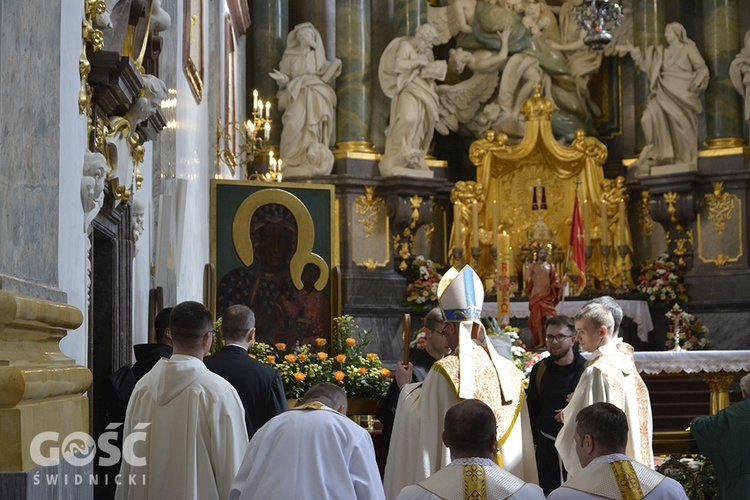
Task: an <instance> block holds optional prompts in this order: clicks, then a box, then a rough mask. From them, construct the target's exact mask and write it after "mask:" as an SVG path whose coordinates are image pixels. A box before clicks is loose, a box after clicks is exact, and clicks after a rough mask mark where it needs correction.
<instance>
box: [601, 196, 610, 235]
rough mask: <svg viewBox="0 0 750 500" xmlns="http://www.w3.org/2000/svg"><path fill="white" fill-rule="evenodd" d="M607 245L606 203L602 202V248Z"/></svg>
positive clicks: (607, 219) (607, 221)
mask: <svg viewBox="0 0 750 500" xmlns="http://www.w3.org/2000/svg"><path fill="white" fill-rule="evenodd" d="M604 245H609V217H608V215H607V202H606V201H604V200H602V246H604Z"/></svg>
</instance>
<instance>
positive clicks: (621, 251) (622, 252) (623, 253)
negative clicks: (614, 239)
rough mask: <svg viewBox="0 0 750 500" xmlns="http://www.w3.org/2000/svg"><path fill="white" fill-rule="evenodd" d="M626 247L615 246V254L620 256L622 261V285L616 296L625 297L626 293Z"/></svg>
mask: <svg viewBox="0 0 750 500" xmlns="http://www.w3.org/2000/svg"><path fill="white" fill-rule="evenodd" d="M628 250H629V248H628V246H627V245H617V253H618V254H619V255H620V257H621V260H622V266H621V272H622V283H621V284H620V288H619V289H618V290H617V292H616V293H617V294H618V295H625V294H627V293H628V269H627V267H625V257H626V256H627V255H628Z"/></svg>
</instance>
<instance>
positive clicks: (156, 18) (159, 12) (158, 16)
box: [151, 0, 172, 33]
mask: <svg viewBox="0 0 750 500" xmlns="http://www.w3.org/2000/svg"><path fill="white" fill-rule="evenodd" d="M161 3H162V0H154V4H153V7H152V8H151V27H152V28H153V29H154V31H156V32H157V33H161V32H162V31H167V30H168V29H169V27H170V26H172V18H171V17H170V15H169V12H167V11H166V10H164V9H163V8H162V6H161Z"/></svg>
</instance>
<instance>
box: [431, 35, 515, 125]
mask: <svg viewBox="0 0 750 500" xmlns="http://www.w3.org/2000/svg"><path fill="white" fill-rule="evenodd" d="M508 36H510V30H506V31H505V32H503V33H502V35H501V37H502V38H503V40H507V39H508ZM449 54H450V55H449V57H448V67H449V68H450V70H451V72H453V73H455V74H456V75H460V74H461V73H463V72H464V69H468V70H469V71H471V73H472V75H471V77H469V78H468V79H466V80H464V81H462V82H459V83H457V84H454V85H438V87H437V93H438V96H439V97H440V124H442V125H443V126H440V124H438V125H437V126H436V129H437V131H438V132H440V133H441V134H443V135H445V134H447V133H448V131H453V132H456V131H457V130H458V127H459V124H460V123H468V122H470V121H471V120H472V118H474V116H475V115H476V114H477V111H478V110H479V108H480V107H481V105H482V104H484V103H485V102H487V100H489V98H490V97H492V94H493V93H494V92H495V88H497V84H498V82H499V80H500V77H499V75H500V69H501V68H502V67H503V66H504V65H505V61H507V60H508V45H507V44H503V49H502V50H500V52H493V51H490V50H482V49H480V50H476V51H474V52H473V53H472V52H468V51H466V50H464V49H461V48H458V49H450V52H449ZM446 129H447V130H446Z"/></svg>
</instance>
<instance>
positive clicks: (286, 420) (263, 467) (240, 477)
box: [229, 401, 385, 500]
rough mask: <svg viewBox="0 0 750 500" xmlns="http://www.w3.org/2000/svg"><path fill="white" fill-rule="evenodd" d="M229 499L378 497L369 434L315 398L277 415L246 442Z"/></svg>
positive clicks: (378, 482)
mask: <svg viewBox="0 0 750 500" xmlns="http://www.w3.org/2000/svg"><path fill="white" fill-rule="evenodd" d="M229 498H230V499H232V500H237V499H242V500H250V499H263V500H274V499H278V500H289V499H292V498H293V499H300V500H303V499H310V500H317V499H326V500H337V499H338V500H355V499H361V500H381V499H383V498H385V497H384V495H383V484H382V482H381V479H380V471H379V470H378V464H377V462H376V460H375V448H374V446H373V444H372V438H371V437H370V434H369V433H368V432H367V431H366V430H365V429H363V428H362V427H361V426H359V425H357V424H355V423H354V422H353V421H352V420H350V419H349V418H347V417H346V416H344V415H342V414H341V413H339V412H337V411H335V410H332V409H331V408H328V407H327V406H325V405H323V404H321V403H319V402H316V401H313V402H312V403H308V404H305V405H302V406H301V407H298V408H293V409H291V410H288V411H286V412H284V413H282V414H281V415H277V416H275V417H274V418H272V419H271V420H269V421H268V422H267V423H266V424H265V425H264V426H263V427H261V428H260V429H259V430H258V431H257V432H256V433H255V435H254V436H253V439H252V440H251V441H250V446H248V448H247V453H245V457H244V459H243V460H242V465H241V466H240V470H239V472H238V473H237V477H236V478H235V479H234V481H233V482H232V491H231V494H230V497H229Z"/></svg>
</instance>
